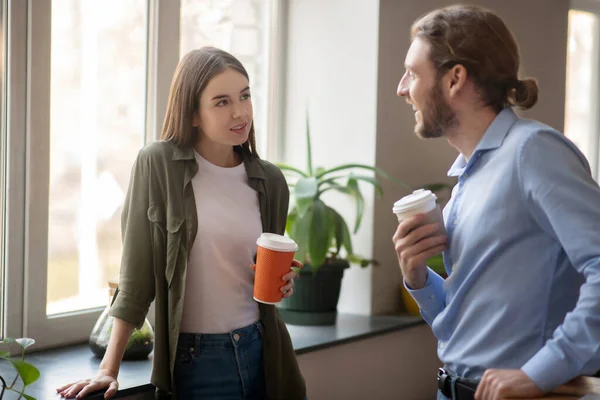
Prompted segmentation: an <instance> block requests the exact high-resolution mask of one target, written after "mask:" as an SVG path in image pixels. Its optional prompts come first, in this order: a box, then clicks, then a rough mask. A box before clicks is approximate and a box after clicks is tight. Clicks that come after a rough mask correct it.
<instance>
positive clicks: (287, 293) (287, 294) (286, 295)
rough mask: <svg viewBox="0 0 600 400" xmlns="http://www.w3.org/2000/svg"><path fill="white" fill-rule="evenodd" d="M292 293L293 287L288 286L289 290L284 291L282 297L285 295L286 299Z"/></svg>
mask: <svg viewBox="0 0 600 400" xmlns="http://www.w3.org/2000/svg"><path fill="white" fill-rule="evenodd" d="M292 293H294V288H290V290H288V291H287V292H285V293H284V294H283V297H285V298H286V299H287V298H288V297H290V296H291V295H292Z"/></svg>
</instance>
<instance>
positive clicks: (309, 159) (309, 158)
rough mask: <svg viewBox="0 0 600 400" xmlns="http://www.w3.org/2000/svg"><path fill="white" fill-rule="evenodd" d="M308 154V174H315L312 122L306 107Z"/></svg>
mask: <svg viewBox="0 0 600 400" xmlns="http://www.w3.org/2000/svg"><path fill="white" fill-rule="evenodd" d="M306 155H307V170H308V175H310V176H312V175H313V164H312V148H311V144H310V122H309V118H308V107H307V109H306Z"/></svg>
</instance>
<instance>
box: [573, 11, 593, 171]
mask: <svg viewBox="0 0 600 400" xmlns="http://www.w3.org/2000/svg"><path fill="white" fill-rule="evenodd" d="M569 10H576V11H583V12H587V13H590V14H594V15H595V16H596V17H597V18H598V19H599V21H600V1H597V0H571V4H570V7H569ZM595 36H596V38H595V41H594V42H595V44H596V45H595V48H594V53H595V57H592V58H593V59H594V60H597V61H596V65H594V66H592V71H600V24H599V26H598V29H597V30H596V32H595ZM592 87H595V88H596V90H594V91H593V99H592V102H591V104H596V112H595V115H594V117H593V119H592V131H595V132H596V136H595V137H594V138H593V139H592V140H593V142H592V146H591V147H592V154H591V156H590V160H588V161H589V163H590V169H591V170H592V175H593V177H594V179H596V180H599V179H600V72H596V73H595V74H594V76H593V83H592Z"/></svg>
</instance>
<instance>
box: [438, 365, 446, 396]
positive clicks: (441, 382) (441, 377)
mask: <svg viewBox="0 0 600 400" xmlns="http://www.w3.org/2000/svg"><path fill="white" fill-rule="evenodd" d="M448 378H449V375H448V372H446V370H445V369H444V368H438V372H437V380H438V389H440V390H441V392H442V393H443V394H444V395H445V396H447V387H446V385H447V383H448Z"/></svg>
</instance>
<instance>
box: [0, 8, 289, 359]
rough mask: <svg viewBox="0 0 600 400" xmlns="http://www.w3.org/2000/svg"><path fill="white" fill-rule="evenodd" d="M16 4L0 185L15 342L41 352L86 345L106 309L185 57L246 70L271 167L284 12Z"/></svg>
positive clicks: (0, 117)
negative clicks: (144, 153)
mask: <svg viewBox="0 0 600 400" xmlns="http://www.w3.org/2000/svg"><path fill="white" fill-rule="evenodd" d="M0 2H2V4H4V3H7V2H6V0H0ZM14 3H15V4H14V7H13V6H12V3H11V9H10V10H8V11H9V12H10V21H11V25H10V26H8V29H10V35H8V36H6V35H4V33H3V36H2V39H4V38H8V40H9V41H10V42H9V45H8V46H7V49H8V51H9V53H8V56H7V58H6V62H7V65H8V78H7V81H6V82H7V83H8V86H7V88H8V89H7V90H8V91H6V90H4V89H5V88H4V82H5V81H4V80H3V79H4V69H3V70H2V71H1V72H2V73H0V84H1V85H2V86H1V87H0V110H2V111H4V109H3V107H2V106H3V105H5V104H8V103H9V102H5V98H4V97H2V96H4V95H5V94H6V93H8V95H9V96H10V107H9V108H8V116H9V118H8V119H7V121H8V124H9V125H8V127H7V128H6V129H5V131H6V135H5V134H4V126H5V121H4V114H1V113H0V129H2V131H1V133H2V134H0V140H2V142H0V145H1V146H2V147H0V157H3V156H4V157H3V158H0V179H4V178H6V182H7V185H8V186H5V185H4V183H5V182H3V181H0V195H2V196H0V202H1V203H0V210H2V209H3V208H6V214H5V216H6V219H5V220H4V221H1V220H0V226H10V232H11V235H10V237H8V236H4V235H2V232H3V231H1V230H0V244H1V240H2V239H4V240H5V241H7V245H6V246H5V248H4V250H5V254H4V256H2V254H0V261H3V260H5V259H6V260H8V261H7V263H6V268H7V269H6V271H8V274H7V275H6V276H8V280H10V285H8V284H7V285H6V286H5V293H4V294H2V293H0V295H2V296H6V299H7V301H6V303H4V301H2V307H5V308H6V307H8V310H9V311H8V312H6V314H5V315H4V320H5V321H6V326H5V328H6V329H5V330H6V331H9V332H10V334H11V336H19V335H26V336H29V337H33V338H35V339H36V342H37V343H36V347H37V348H38V349H41V348H45V347H52V346H57V345H65V344H69V343H76V342H82V341H84V340H86V339H87V337H89V334H90V331H91V329H92V327H93V324H94V323H95V321H96V319H97V318H98V316H99V315H100V312H101V311H102V309H103V308H104V307H106V305H107V300H108V296H107V283H108V280H110V279H115V278H118V270H119V267H120V265H119V264H120V258H121V252H122V247H121V232H120V216H121V208H122V204H123V201H124V197H125V193H126V190H127V186H128V184H129V177H130V171H131V167H132V164H133V161H134V159H135V157H136V155H137V152H138V151H139V149H140V148H141V147H142V146H143V145H144V143H145V142H147V141H148V140H152V139H154V138H157V137H159V135H160V131H161V128H162V121H163V118H164V113H165V107H166V103H167V97H168V91H169V86H170V83H171V80H172V77H173V72H174V69H175V65H176V64H177V62H178V60H179V59H180V56H181V55H180V52H185V51H187V50H188V49H191V48H198V47H201V46H204V45H214V46H219V47H222V48H224V49H226V50H229V51H230V52H232V53H233V54H235V55H236V56H238V57H239V58H240V60H241V61H242V62H243V63H244V65H245V66H246V68H247V69H248V72H249V74H250V77H251V85H252V88H253V95H254V96H253V99H254V103H255V121H256V125H257V136H259V137H260V138H257V140H258V145H259V150H260V151H261V154H262V155H263V156H266V154H265V152H266V150H268V148H269V147H268V145H269V146H270V144H271V143H269V144H268V143H267V140H266V139H264V138H265V137H266V133H267V132H268V127H267V125H269V126H271V125H272V124H273V121H274V117H273V115H272V113H271V112H272V110H273V107H272V104H275V103H276V102H275V101H274V96H275V95H274V93H275V94H276V92H275V91H274V90H273V82H274V80H273V76H276V72H277V68H275V67H276V64H274V60H277V57H275V56H274V51H276V48H275V47H273V46H272V45H271V43H272V42H273V40H272V38H273V37H274V36H276V35H274V32H275V30H274V29H275V28H277V29H281V27H280V25H278V24H276V23H275V18H278V17H277V16H278V15H279V14H280V13H282V12H283V10H281V9H279V10H277V9H276V8H275V7H276V6H277V4H278V3H279V1H275V0H260V1H258V0H219V1H207V0H195V1H192V0H173V1H171V0H169V1H156V0H105V1H102V2H98V1H96V0H35V1H29V2H14ZM273 10H277V12H274V11H273ZM2 11H4V9H2ZM3 16H5V15H3ZM5 18H6V16H5ZM13 21H14V22H13ZM200 27H202V28H201V29H200ZM173 43H180V47H179V46H173ZM0 54H2V55H1V56H0V57H4V56H3V54H4V53H3V52H2V49H1V48H0ZM4 61H5V60H4V58H2V59H0V67H2V66H3V64H2V63H3V62H4ZM267 77H269V79H267ZM267 116H268V118H267ZM6 146H9V147H10V149H9V150H7V149H6ZM6 165H8V166H10V174H6V172H7V168H5V167H6ZM6 187H10V188H11V190H10V191H6V193H4V191H5V190H6V189H5V188H6ZM4 194H6V195H8V196H9V198H8V201H6V198H5V197H4ZM9 208H10V209H9ZM1 217H2V214H1V213H0V218H1ZM2 249H3V247H2V246H0V251H2ZM1 265H2V264H0V266H1ZM2 272H3V271H2V269H1V268H0V274H1V273H2ZM0 279H2V275H0ZM0 282H1V280H0ZM1 288H2V287H1V286H0V290H1ZM5 304H6V305H5ZM2 307H0V308H2ZM2 311H6V310H4V309H3V310H2Z"/></svg>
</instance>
